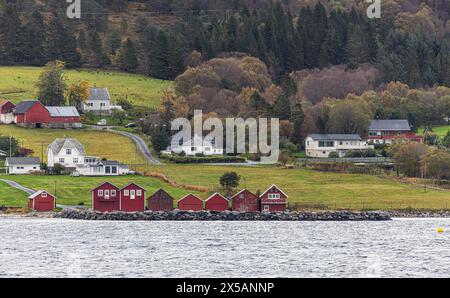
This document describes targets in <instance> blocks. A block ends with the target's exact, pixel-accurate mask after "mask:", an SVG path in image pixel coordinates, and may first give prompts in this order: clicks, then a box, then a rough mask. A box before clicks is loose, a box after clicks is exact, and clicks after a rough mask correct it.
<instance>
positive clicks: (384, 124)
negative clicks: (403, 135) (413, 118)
mask: <svg viewBox="0 0 450 298" xmlns="http://www.w3.org/2000/svg"><path fill="white" fill-rule="evenodd" d="M369 130H387V131H389V130H393V131H411V126H409V122H408V120H372V122H371V123H370V126H369Z"/></svg>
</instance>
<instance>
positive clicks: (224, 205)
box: [205, 192, 229, 211]
mask: <svg viewBox="0 0 450 298" xmlns="http://www.w3.org/2000/svg"><path fill="white" fill-rule="evenodd" d="M205 209H206V210H211V211H225V210H228V209H229V208H228V199H227V198H225V197H224V196H222V195H221V194H219V193H217V192H216V193H215V194H213V195H212V196H210V197H209V198H207V199H206V201H205Z"/></svg>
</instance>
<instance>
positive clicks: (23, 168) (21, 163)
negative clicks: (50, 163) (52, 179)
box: [5, 157, 41, 175]
mask: <svg viewBox="0 0 450 298" xmlns="http://www.w3.org/2000/svg"><path fill="white" fill-rule="evenodd" d="M5 167H6V170H7V173H8V174H11V175H24V174H32V173H34V172H39V171H40V170H41V161H40V159H39V158H37V157H7V158H6V161H5Z"/></svg>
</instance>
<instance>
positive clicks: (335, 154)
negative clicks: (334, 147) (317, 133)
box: [328, 151, 339, 158]
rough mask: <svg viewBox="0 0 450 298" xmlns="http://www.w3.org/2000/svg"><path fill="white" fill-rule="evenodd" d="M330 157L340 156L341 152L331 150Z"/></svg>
mask: <svg viewBox="0 0 450 298" xmlns="http://www.w3.org/2000/svg"><path fill="white" fill-rule="evenodd" d="M328 158H339V154H338V153H337V152H336V151H333V152H330V154H328Z"/></svg>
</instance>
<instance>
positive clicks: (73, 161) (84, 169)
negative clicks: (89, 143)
mask: <svg viewBox="0 0 450 298" xmlns="http://www.w3.org/2000/svg"><path fill="white" fill-rule="evenodd" d="M47 162H48V167H49V168H52V167H53V166H54V165H55V164H61V165H63V166H64V167H65V168H66V169H67V170H68V171H70V172H72V173H77V174H79V175H80V176H119V175H126V174H129V172H130V170H129V168H128V166H126V165H123V164H121V163H119V162H117V161H112V160H100V158H98V157H96V156H88V155H86V152H85V150H84V146H83V145H82V144H81V143H80V142H79V141H78V140H76V139H69V138H63V139H56V140H55V141H53V143H51V144H50V145H49V146H48V150H47Z"/></svg>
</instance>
